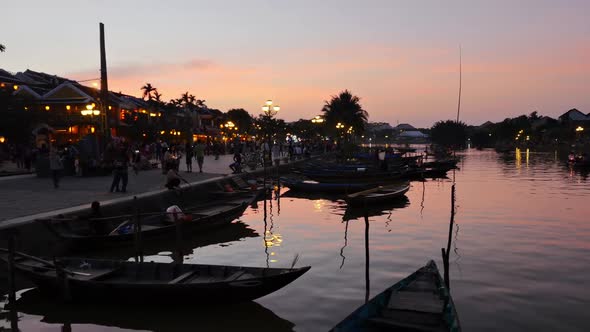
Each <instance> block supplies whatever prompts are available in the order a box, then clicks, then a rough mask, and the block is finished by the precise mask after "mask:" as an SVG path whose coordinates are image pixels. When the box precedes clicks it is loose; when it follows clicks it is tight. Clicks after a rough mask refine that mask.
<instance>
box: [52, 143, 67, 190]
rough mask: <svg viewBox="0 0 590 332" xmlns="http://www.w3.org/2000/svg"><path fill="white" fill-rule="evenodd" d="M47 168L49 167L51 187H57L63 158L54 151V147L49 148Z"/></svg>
mask: <svg viewBox="0 0 590 332" xmlns="http://www.w3.org/2000/svg"><path fill="white" fill-rule="evenodd" d="M49 168H50V169H51V178H52V179H53V187H54V188H59V180H60V176H61V171H62V170H63V168H64V165H63V160H62V159H61V156H60V155H59V154H58V153H57V151H55V148H53V147H52V148H51V150H50V151H49Z"/></svg>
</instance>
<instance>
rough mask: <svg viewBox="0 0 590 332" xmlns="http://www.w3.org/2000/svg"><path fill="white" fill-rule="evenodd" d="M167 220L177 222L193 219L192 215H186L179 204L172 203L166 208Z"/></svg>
mask: <svg viewBox="0 0 590 332" xmlns="http://www.w3.org/2000/svg"><path fill="white" fill-rule="evenodd" d="M166 220H167V221H169V222H175V221H177V220H179V221H190V220H192V215H190V214H189V215H186V214H184V212H182V209H180V207H178V205H172V206H169V207H168V208H167V209H166Z"/></svg>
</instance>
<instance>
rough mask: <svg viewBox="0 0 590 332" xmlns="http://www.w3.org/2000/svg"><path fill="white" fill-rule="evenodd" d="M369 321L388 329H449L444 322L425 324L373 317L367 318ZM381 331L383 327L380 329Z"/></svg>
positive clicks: (432, 331) (435, 331) (443, 331)
mask: <svg viewBox="0 0 590 332" xmlns="http://www.w3.org/2000/svg"><path fill="white" fill-rule="evenodd" d="M367 323H368V324H370V325H372V326H378V327H383V328H384V330H385V329H386V330H387V331H389V330H391V331H397V330H401V331H420V332H446V331H448V330H447V329H446V328H445V326H444V324H443V323H442V322H438V323H437V324H433V325H425V324H423V323H421V322H415V323H412V322H404V321H399V320H396V319H391V318H384V317H373V318H369V319H367ZM379 331H381V329H380V330H379Z"/></svg>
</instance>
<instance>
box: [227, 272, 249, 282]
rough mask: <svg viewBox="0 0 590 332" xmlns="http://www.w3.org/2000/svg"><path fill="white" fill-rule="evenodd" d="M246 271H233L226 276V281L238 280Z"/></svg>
mask: <svg viewBox="0 0 590 332" xmlns="http://www.w3.org/2000/svg"><path fill="white" fill-rule="evenodd" d="M244 273H246V271H236V272H234V273H232V274H231V275H230V276H229V277H227V278H225V281H227V282H230V281H236V280H238V278H240V277H241V276H242V275H243V274H244Z"/></svg>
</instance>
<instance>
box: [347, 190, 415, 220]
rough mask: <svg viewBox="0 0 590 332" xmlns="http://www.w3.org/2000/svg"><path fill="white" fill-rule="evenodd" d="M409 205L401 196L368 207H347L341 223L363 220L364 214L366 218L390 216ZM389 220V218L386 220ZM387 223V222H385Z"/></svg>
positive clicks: (404, 197)
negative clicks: (394, 211)
mask: <svg viewBox="0 0 590 332" xmlns="http://www.w3.org/2000/svg"><path fill="white" fill-rule="evenodd" d="M408 205H410V200H409V199H408V197H407V196H405V195H404V196H401V197H400V198H399V199H396V200H392V201H386V202H382V203H376V204H371V205H368V206H351V205H348V206H347V207H346V210H344V215H343V216H342V220H343V221H349V220H355V219H363V218H364V216H365V212H366V214H367V216H368V217H375V216H383V215H388V214H390V213H391V212H392V211H393V210H397V209H403V208H405V207H407V206H408ZM386 220H389V218H386ZM386 222H387V221H386Z"/></svg>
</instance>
